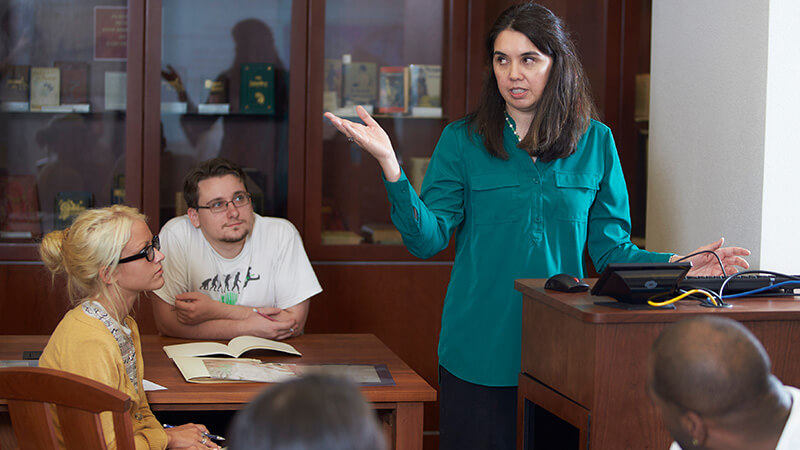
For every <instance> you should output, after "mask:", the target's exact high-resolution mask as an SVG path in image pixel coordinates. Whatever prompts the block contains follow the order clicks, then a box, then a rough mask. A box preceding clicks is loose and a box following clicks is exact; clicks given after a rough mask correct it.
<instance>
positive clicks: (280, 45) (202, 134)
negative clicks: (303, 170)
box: [160, 0, 291, 224]
mask: <svg viewBox="0 0 800 450" xmlns="http://www.w3.org/2000/svg"><path fill="white" fill-rule="evenodd" d="M163 17H164V19H163V20H164V26H163V35H162V42H163V44H162V47H163V56H162V78H163V83H162V89H161V102H162V108H161V111H162V114H161V122H162V130H163V132H162V134H163V136H162V137H163V139H162V144H163V148H162V154H161V155H162V156H161V201H160V204H161V218H160V222H161V223H162V224H163V223H165V222H166V221H167V220H169V219H170V218H172V217H174V216H176V215H180V214H183V213H184V212H185V209H186V205H185V204H184V203H183V200H182V198H181V194H180V193H181V192H182V187H183V181H182V180H183V177H184V175H185V174H186V173H187V172H188V171H189V169H190V168H191V167H193V166H194V165H196V164H197V163H198V162H200V161H203V160H206V159H209V158H213V157H216V156H221V157H224V158H227V159H230V160H231V161H234V162H236V163H237V164H239V165H241V166H242V167H243V168H244V169H245V172H246V173H247V175H248V177H249V180H248V183H247V184H248V190H249V191H250V193H251V194H252V196H253V207H254V210H255V211H256V212H257V213H259V214H262V215H269V216H279V217H286V208H287V206H286V201H287V191H288V179H287V178H288V141H287V139H288V96H287V92H288V71H287V68H288V67H289V48H290V45H289V44H290V42H289V40H290V31H291V27H290V20H291V4H290V3H289V2H276V3H274V4H272V5H265V4H263V3H258V4H255V3H253V2H251V1H247V0H237V1H232V2H218V1H211V0H202V1H195V0H191V1H188V0H172V1H165V2H164V15H163ZM197 30H203V32H202V33H199V32H198V31H197Z"/></svg>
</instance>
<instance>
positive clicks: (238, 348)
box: [164, 336, 302, 359]
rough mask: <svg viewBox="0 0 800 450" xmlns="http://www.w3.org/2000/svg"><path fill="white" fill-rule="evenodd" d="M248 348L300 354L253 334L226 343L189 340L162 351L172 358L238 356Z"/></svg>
mask: <svg viewBox="0 0 800 450" xmlns="http://www.w3.org/2000/svg"><path fill="white" fill-rule="evenodd" d="M250 350H274V351H277V352H283V353H288V354H290V355H297V356H302V355H301V353H300V352H298V351H297V349H295V348H294V347H292V346H291V345H289V344H287V343H285V342H277V341H272V340H269V339H264V338H260V337H255V336H238V337H235V338H233V339H231V340H230V341H228V343H227V344H223V343H220V342H190V343H187V344H175V345H166V346H164V352H166V353H167V356H169V357H170V358H173V359H174V358H175V357H177V356H208V355H228V356H232V357H234V358H238V357H239V356H241V355H242V354H243V353H245V352H248V351H250Z"/></svg>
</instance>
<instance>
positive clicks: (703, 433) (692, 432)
mask: <svg viewBox="0 0 800 450" xmlns="http://www.w3.org/2000/svg"><path fill="white" fill-rule="evenodd" d="M681 426H683V428H684V429H685V430H686V432H687V433H688V434H689V436H691V438H692V444H693V445H695V446H700V447H702V446H703V445H704V444H705V442H706V439H707V438H708V425H707V424H706V421H705V420H703V418H702V417H700V415H699V414H697V413H696V412H694V411H688V412H686V413H684V414H683V415H682V416H681Z"/></svg>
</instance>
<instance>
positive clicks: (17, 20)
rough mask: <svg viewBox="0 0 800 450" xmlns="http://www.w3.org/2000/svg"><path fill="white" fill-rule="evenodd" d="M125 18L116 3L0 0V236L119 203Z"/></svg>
mask: <svg viewBox="0 0 800 450" xmlns="http://www.w3.org/2000/svg"><path fill="white" fill-rule="evenodd" d="M127 23H128V17H127V2H125V1H114V0H111V1H106V0H103V1H99V0H76V1H71V2H54V1H45V0H41V1H32V0H31V1H26V0H5V1H0V242H9V241H10V242H20V241H23V242H24V241H26V240H27V241H30V239H32V238H36V237H37V236H40V235H41V234H42V233H47V232H49V231H51V230H53V229H55V228H63V227H66V226H68V225H69V223H71V220H72V218H73V217H74V216H75V215H76V214H77V213H78V212H80V211H81V210H82V209H85V208H87V207H90V206H104V205H108V204H110V203H116V202H122V201H124V197H125V178H124V173H125V167H124V159H125V158H124V149H125V87H126V82H125V79H126V78H125V73H126V70H127V61H126V58H127V55H126V49H127V30H128V28H127ZM109 80H112V81H113V80H115V81H117V83H116V84H115V83H113V82H111V83H110V82H109Z"/></svg>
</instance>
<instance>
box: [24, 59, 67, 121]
mask: <svg viewBox="0 0 800 450" xmlns="http://www.w3.org/2000/svg"><path fill="white" fill-rule="evenodd" d="M60 92H61V71H60V70H58V67H31V100H30V102H31V106H30V107H31V111H41V110H42V107H47V106H58V105H60V104H61V103H60V102H61V97H60V95H59V93H60Z"/></svg>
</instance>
